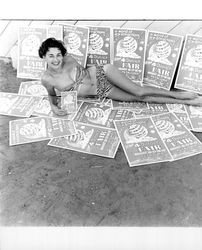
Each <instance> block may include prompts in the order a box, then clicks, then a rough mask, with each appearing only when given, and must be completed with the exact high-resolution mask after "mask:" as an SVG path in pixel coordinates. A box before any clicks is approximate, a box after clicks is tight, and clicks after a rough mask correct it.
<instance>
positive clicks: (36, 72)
mask: <svg viewBox="0 0 202 250" xmlns="http://www.w3.org/2000/svg"><path fill="white" fill-rule="evenodd" d="M53 35H55V38H56V39H60V40H61V39H62V27H61V26H54V25H52V26H51V27H50V26H41V27H30V26H28V27H19V30H18V65H17V77H19V78H30V79H40V78H41V75H42V73H43V72H44V71H45V69H46V64H45V61H43V60H42V59H41V58H39V54H38V50H39V47H40V45H41V43H42V42H43V41H44V40H46V39H47V38H48V37H50V36H53Z"/></svg>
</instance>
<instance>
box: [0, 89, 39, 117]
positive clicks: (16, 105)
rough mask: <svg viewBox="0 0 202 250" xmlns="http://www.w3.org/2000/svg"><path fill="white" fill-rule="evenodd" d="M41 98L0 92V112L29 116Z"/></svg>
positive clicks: (2, 113)
mask: <svg viewBox="0 0 202 250" xmlns="http://www.w3.org/2000/svg"><path fill="white" fill-rule="evenodd" d="M42 99H43V97H41V96H30V95H19V94H16V93H6V92H0V114H1V115H9V116H19V117H29V116H31V114H32V113H33V111H34V109H35V107H36V106H37V105H38V104H39V103H40V102H41V101H42Z"/></svg>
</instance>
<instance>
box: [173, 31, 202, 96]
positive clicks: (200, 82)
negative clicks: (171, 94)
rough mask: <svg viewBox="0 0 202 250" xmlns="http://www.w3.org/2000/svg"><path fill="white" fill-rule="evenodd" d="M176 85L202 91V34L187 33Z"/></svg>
mask: <svg viewBox="0 0 202 250" xmlns="http://www.w3.org/2000/svg"><path fill="white" fill-rule="evenodd" d="M175 87H176V88H178V89H182V90H188V91H193V92H197V93H202V36H195V35H186V38H185V44H184V48H183V52H182V56H181V61H180V66H179V69H178V74H177V78H176V81H175Z"/></svg>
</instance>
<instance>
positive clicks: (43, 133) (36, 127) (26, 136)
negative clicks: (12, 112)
mask: <svg viewBox="0 0 202 250" xmlns="http://www.w3.org/2000/svg"><path fill="white" fill-rule="evenodd" d="M71 134H76V129H75V125H74V122H72V121H67V120H62V119H57V118H49V117H33V118H26V119H19V120H12V121H10V122H9V145H10V146H13V145H18V144H24V143H30V142H36V141H43V140H47V139H50V138H55V137H60V136H66V135H71Z"/></svg>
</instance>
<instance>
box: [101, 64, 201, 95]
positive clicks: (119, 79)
mask: <svg viewBox="0 0 202 250" xmlns="http://www.w3.org/2000/svg"><path fill="white" fill-rule="evenodd" d="M104 71H105V74H106V76H107V78H108V80H109V81H110V82H111V83H112V84H113V85H114V86H116V87H118V88H120V89H122V90H124V91H125V92H128V93H130V94H132V95H136V96H138V97H144V96H164V97H171V98H176V99H194V98H196V97H197V96H198V95H197V94H196V93H191V92H185V91H167V90H164V89H160V88H156V87H150V86H143V87H142V86H139V85H138V84H136V83H134V82H132V81H131V80H130V79H129V78H127V77H126V76H125V75H124V74H123V73H122V72H121V71H120V70H118V69H117V68H116V67H115V66H114V65H112V64H106V65H104Z"/></svg>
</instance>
